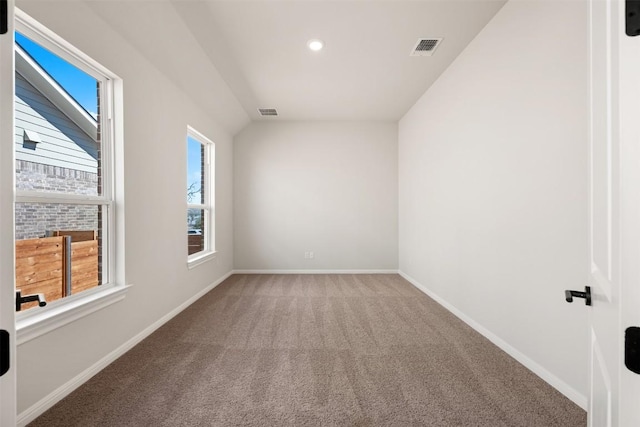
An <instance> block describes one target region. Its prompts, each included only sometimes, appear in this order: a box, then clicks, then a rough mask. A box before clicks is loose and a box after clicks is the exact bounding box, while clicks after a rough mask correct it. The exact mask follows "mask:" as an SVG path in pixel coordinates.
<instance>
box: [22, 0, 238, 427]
mask: <svg viewBox="0 0 640 427" xmlns="http://www.w3.org/2000/svg"><path fill="white" fill-rule="evenodd" d="M18 7H21V8H22V9H23V10H24V11H25V12H27V13H28V14H30V15H31V16H32V17H33V18H35V19H37V20H39V21H40V22H41V23H43V24H44V25H46V26H48V27H49V28H50V29H51V30H53V31H54V32H56V33H58V34H59V35H60V36H62V37H63V38H65V39H66V40H67V41H69V42H70V43H72V44H74V45H75V46H77V47H78V48H79V49H81V50H82V51H84V52H85V53H86V54H88V55H89V56H91V57H93V58H94V59H96V60H97V61H99V62H100V63H102V64H103V65H104V66H106V67H107V68H109V69H110V70H112V71H113V72H114V73H116V74H117V75H119V76H120V77H121V78H122V79H123V84H124V138H125V142H124V144H125V146H124V156H125V174H124V177H119V178H120V179H124V180H125V181H124V182H125V187H126V188H125V192H126V193H125V198H126V200H125V217H124V220H125V224H126V232H125V233H126V238H125V248H124V250H125V258H126V282H127V284H132V285H133V286H132V287H131V288H130V289H129V291H128V293H127V295H126V298H125V299H124V300H122V301H120V302H117V303H115V304H113V305H110V306H108V307H106V308H104V309H102V310H100V311H97V312H95V313H93V314H91V315H89V316H87V317H84V318H81V319H79V320H77V321H74V322H72V323H70V324H68V325H66V326H64V327H61V328H59V329H56V330H54V331H52V332H50V333H48V334H45V335H43V336H40V337H38V338H35V339H33V340H31V341H27V342H25V343H23V344H21V345H20V346H19V347H18V354H17V363H18V414H20V415H21V416H20V420H22V421H24V420H25V419H27V420H28V418H29V416H30V415H31V414H36V415H37V411H38V410H39V409H42V408H43V407H44V408H46V406H47V404H50V403H52V399H53V402H55V398H56V396H60V394H61V393H64V391H65V390H68V387H70V386H73V385H74V384H77V383H76V381H81V380H82V379H83V378H84V379H86V375H87V372H91V370H92V369H97V367H100V363H102V362H103V361H104V360H106V359H108V358H109V357H110V355H111V356H112V355H113V354H114V352H117V351H118V349H121V348H122V347H123V345H126V344H127V343H128V342H130V341H129V340H131V339H135V337H137V336H140V334H142V335H144V334H145V333H146V331H148V330H149V329H148V328H153V327H154V325H158V322H162V321H163V320H166V316H168V315H171V314H172V313H173V312H174V310H176V309H179V308H180V307H181V305H182V304H184V303H185V302H187V301H188V300H190V299H191V298H192V297H194V296H196V295H197V294H198V293H200V292H202V291H203V290H205V289H206V288H207V287H208V285H210V284H212V283H214V282H216V281H218V280H219V279H221V278H223V277H225V275H226V274H227V273H229V272H230V271H231V270H232V268H233V241H232V229H233V223H232V148H231V142H232V138H231V135H230V134H229V132H227V131H226V130H225V128H223V127H222V126H221V125H219V124H218V123H217V122H216V121H215V120H216V119H215V117H212V116H211V115H209V114H208V112H207V111H204V110H202V109H201V108H199V107H198V106H196V105H195V104H194V103H193V102H192V100H191V99H190V98H189V97H188V96H187V95H186V94H185V93H184V92H183V91H182V90H180V89H179V88H177V87H176V86H175V85H174V84H173V83H172V82H171V81H170V80H169V79H168V78H166V76H165V75H164V74H162V73H161V72H160V71H159V70H158V69H157V68H155V67H154V66H153V65H151V64H150V63H149V62H148V61H147V60H146V59H145V58H144V56H142V55H141V54H140V53H139V52H138V51H136V50H135V49H134V48H132V46H131V45H130V44H129V43H128V42H127V41H126V40H125V39H124V38H123V37H122V36H120V35H119V34H118V33H117V32H116V31H114V30H113V29H112V28H111V27H110V26H108V25H107V24H105V22H104V21H103V20H102V19H100V18H99V17H98V16H97V15H96V14H95V13H94V12H93V11H92V10H91V9H90V8H88V7H87V5H86V4H85V3H83V2H78V1H72V2H31V1H25V2H19V3H18ZM97 35H99V36H97ZM198 52H199V50H198V49H195V50H194V52H193V54H194V55H197V53H198ZM210 96H211V97H212V98H215V97H216V94H215V93H212V94H210ZM187 125H191V126H193V127H194V128H196V129H198V130H199V131H200V132H202V133H203V134H204V135H207V136H208V137H209V138H210V139H211V140H212V141H214V142H215V143H216V193H215V194H216V208H217V209H216V213H217V218H216V219H217V223H216V247H217V249H218V254H217V258H216V259H215V260H213V261H209V262H206V263H204V264H202V265H199V266H197V267H195V268H193V269H191V270H189V269H188V268H187V233H186V231H187V224H186V197H185V191H186V173H187V172H186V169H187V168H186V165H187V159H186V132H187ZM83 375H84V376H83Z"/></svg>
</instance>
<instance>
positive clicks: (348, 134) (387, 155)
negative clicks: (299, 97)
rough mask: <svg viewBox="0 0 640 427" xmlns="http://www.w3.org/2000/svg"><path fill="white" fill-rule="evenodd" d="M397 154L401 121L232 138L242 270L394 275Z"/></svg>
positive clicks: (306, 125) (282, 127) (268, 127)
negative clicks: (386, 272)
mask: <svg viewBox="0 0 640 427" xmlns="http://www.w3.org/2000/svg"><path fill="white" fill-rule="evenodd" d="M397 149H398V146H397V125H396V124H395V123H373V122H313V123H312V122H272V123H266V122H258V123H253V124H252V125H250V126H248V127H247V128H245V129H244V130H243V131H242V132H240V133H239V134H238V135H237V136H236V137H235V138H234V203H235V205H234V213H235V216H234V221H235V222H234V226H235V230H234V231H235V232H234V236H235V237H234V238H235V245H234V247H235V267H236V269H239V270H389V269H391V270H396V269H397V262H398V252H397V245H398V231H397V230H398V225H397V224H398V218H397V216H398V215H397V212H398V209H397V207H398V185H397V184H398V169H397V168H398V163H397V156H398V151H397ZM305 252H313V258H312V259H305Z"/></svg>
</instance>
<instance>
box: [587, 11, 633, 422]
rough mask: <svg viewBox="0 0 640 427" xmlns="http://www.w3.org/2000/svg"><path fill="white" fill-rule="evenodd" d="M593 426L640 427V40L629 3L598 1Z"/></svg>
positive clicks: (593, 92)
mask: <svg viewBox="0 0 640 427" xmlns="http://www.w3.org/2000/svg"><path fill="white" fill-rule="evenodd" d="M589 8H590V22H589V28H590V73H591V79H590V82H591V83H590V86H591V87H590V99H591V127H590V133H591V138H590V139H591V141H590V154H591V156H590V161H591V165H590V206H589V215H590V239H589V242H590V254H589V256H590V266H591V269H590V272H589V283H588V284H589V286H590V287H591V291H592V300H593V305H592V307H591V308H590V317H589V318H590V321H589V328H590V340H591V341H590V354H591V357H590V364H589V376H590V395H589V415H588V417H589V425H590V426H591V427H605V426H620V427H626V426H629V427H631V426H640V375H638V374H635V373H633V372H631V371H630V370H628V369H627V368H626V367H625V364H624V356H625V354H624V333H625V329H626V328H627V327H628V326H632V325H635V326H640V296H639V294H640V274H639V272H640V246H639V244H640V37H630V36H627V35H626V34H625V1H624V0H590V1H589Z"/></svg>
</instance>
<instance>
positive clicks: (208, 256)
mask: <svg viewBox="0 0 640 427" xmlns="http://www.w3.org/2000/svg"><path fill="white" fill-rule="evenodd" d="M216 254H217V252H215V251H214V252H206V253H204V254H198V255H194V256H193V257H189V259H188V260H187V267H188V268H189V270H191V269H192V268H194V267H197V266H199V265H200V264H204V263H205V262H207V261H209V260H212V259H215V258H216Z"/></svg>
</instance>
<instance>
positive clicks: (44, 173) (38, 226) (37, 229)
mask: <svg viewBox="0 0 640 427" xmlns="http://www.w3.org/2000/svg"><path fill="white" fill-rule="evenodd" d="M16 189H17V190H36V191H52V192H58V193H59V192H67V193H70V192H73V193H75V194H86V195H97V194H98V175H97V174H95V173H90V172H82V171H78V170H74V169H68V168H61V167H56V166H49V165H43V164H40V163H32V162H27V161H24V160H17V161H16ZM15 215H16V240H23V239H32V238H37V237H44V236H45V235H46V232H47V231H53V230H98V207H97V206H76V205H61V204H42V203H37V204H36V203H17V204H16V209H15Z"/></svg>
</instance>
